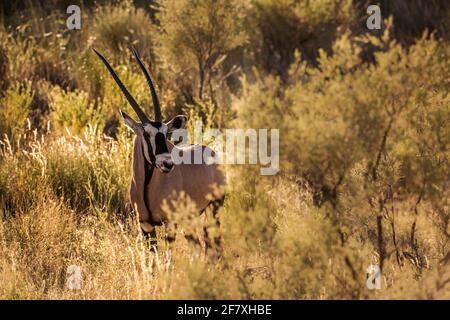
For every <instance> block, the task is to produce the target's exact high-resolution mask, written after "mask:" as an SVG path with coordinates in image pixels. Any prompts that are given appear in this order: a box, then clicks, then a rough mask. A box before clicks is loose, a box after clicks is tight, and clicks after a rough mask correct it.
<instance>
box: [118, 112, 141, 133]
mask: <svg viewBox="0 0 450 320" xmlns="http://www.w3.org/2000/svg"><path fill="white" fill-rule="evenodd" d="M119 111H120V114H121V115H122V118H123V120H124V121H125V124H126V125H127V127H128V128H130V129H131V130H133V131H134V132H135V133H137V132H138V128H139V124H138V123H137V122H136V121H134V120H133V119H132V118H131V117H130V116H129V115H128V114H126V113H125V112H123V111H122V110H119Z"/></svg>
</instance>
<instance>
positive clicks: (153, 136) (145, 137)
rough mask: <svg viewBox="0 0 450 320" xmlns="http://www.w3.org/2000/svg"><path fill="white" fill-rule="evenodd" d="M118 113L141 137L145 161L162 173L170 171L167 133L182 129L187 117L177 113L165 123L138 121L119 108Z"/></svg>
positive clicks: (170, 163)
mask: <svg viewBox="0 0 450 320" xmlns="http://www.w3.org/2000/svg"><path fill="white" fill-rule="evenodd" d="M120 113H121V115H122V117H123V119H124V121H125V124H126V125H127V126H128V127H129V128H130V129H132V130H133V131H134V133H136V134H137V135H139V136H140V137H141V139H142V141H143V149H144V156H145V158H146V159H147V161H148V162H149V163H151V164H153V165H154V166H155V167H157V168H158V169H160V170H161V171H162V172H164V173H169V172H170V171H172V169H173V166H174V163H173V159H172V154H171V153H170V152H169V149H168V147H167V133H171V132H173V131H174V130H177V129H184V128H185V126H186V122H187V117H186V116H183V115H178V116H176V117H175V118H173V119H172V120H170V121H169V122H167V123H162V122H159V121H148V122H145V123H138V122H136V121H134V120H133V119H132V118H131V117H130V116H129V115H128V114H126V113H125V112H123V111H122V110H120Z"/></svg>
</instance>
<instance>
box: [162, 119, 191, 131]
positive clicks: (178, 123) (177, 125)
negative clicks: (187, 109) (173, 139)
mask: <svg viewBox="0 0 450 320" xmlns="http://www.w3.org/2000/svg"><path fill="white" fill-rule="evenodd" d="M186 123H187V117H186V116H182V115H179V116H176V117H175V118H173V119H172V120H170V121H169V122H167V123H166V125H167V132H172V131H174V130H177V129H184V128H185V127H186Z"/></svg>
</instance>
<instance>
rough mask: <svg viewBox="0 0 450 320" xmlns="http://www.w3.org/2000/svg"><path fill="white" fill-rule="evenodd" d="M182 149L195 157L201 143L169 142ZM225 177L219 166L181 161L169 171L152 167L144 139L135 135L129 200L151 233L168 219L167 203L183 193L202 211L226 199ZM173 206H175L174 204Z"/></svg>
mask: <svg viewBox="0 0 450 320" xmlns="http://www.w3.org/2000/svg"><path fill="white" fill-rule="evenodd" d="M173 148H178V149H182V151H183V152H185V153H188V154H191V155H192V158H193V156H194V151H195V149H196V148H202V149H203V148H207V147H205V146H199V145H189V146H181V147H178V146H174V145H173V144H171V143H170V142H169V143H168V149H169V151H170V152H172V149H173ZM224 184H225V177H224V175H223V173H222V172H221V171H220V169H219V168H218V166H217V165H213V164H211V165H208V164H206V163H203V164H183V163H182V164H179V165H176V166H174V168H173V170H172V171H170V172H169V173H163V172H161V171H159V170H153V168H152V167H151V166H150V164H149V163H148V162H147V161H146V160H145V156H144V150H143V145H142V140H141V138H140V137H139V136H136V138H135V141H134V152H133V178H132V181H131V188H130V200H131V202H132V204H133V207H134V208H135V210H136V211H137V212H138V217H139V223H140V225H141V228H142V230H143V231H144V232H146V233H150V232H152V230H153V228H154V226H155V225H161V224H162V223H166V222H169V220H168V217H167V212H165V211H164V210H163V204H164V202H166V203H167V205H169V208H170V206H171V205H172V203H173V201H176V200H177V198H178V197H179V196H180V195H181V194H182V193H183V194H185V195H186V196H188V197H189V198H190V199H191V200H192V201H193V202H194V203H195V205H196V207H197V209H198V210H199V212H201V211H203V210H204V209H205V208H206V207H207V206H208V205H209V204H210V203H212V202H214V201H220V200H221V199H223V190H221V189H222V188H221V187H223V186H224ZM171 209H174V208H173V207H172V208H171Z"/></svg>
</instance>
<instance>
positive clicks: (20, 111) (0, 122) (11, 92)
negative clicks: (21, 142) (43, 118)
mask: <svg viewBox="0 0 450 320" xmlns="http://www.w3.org/2000/svg"><path fill="white" fill-rule="evenodd" d="M32 100H33V92H32V91H31V84H30V83H29V82H27V83H25V84H23V85H19V84H16V85H15V86H12V87H10V88H9V89H8V90H7V91H6V92H5V95H4V96H3V97H0V136H1V137H2V138H4V136H5V135H6V136H7V137H9V138H10V139H15V138H18V137H20V135H21V133H22V132H23V130H24V129H25V125H26V120H27V118H28V115H29V113H30V106H31V102H32Z"/></svg>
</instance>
